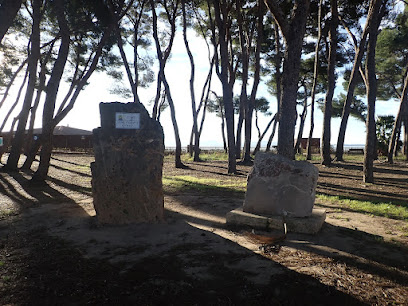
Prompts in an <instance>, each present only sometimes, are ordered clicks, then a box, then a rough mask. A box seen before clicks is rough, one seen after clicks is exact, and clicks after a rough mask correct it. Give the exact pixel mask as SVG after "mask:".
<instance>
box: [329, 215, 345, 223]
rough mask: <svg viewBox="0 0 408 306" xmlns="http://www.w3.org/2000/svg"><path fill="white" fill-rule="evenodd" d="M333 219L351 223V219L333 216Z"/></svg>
mask: <svg viewBox="0 0 408 306" xmlns="http://www.w3.org/2000/svg"><path fill="white" fill-rule="evenodd" d="M331 217H332V218H333V219H337V220H343V221H347V222H348V221H350V218H347V217H342V216H331Z"/></svg>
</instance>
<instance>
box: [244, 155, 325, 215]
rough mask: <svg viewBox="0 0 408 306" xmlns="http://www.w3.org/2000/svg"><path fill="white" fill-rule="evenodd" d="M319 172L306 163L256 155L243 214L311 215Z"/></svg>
mask: <svg viewBox="0 0 408 306" xmlns="http://www.w3.org/2000/svg"><path fill="white" fill-rule="evenodd" d="M318 176H319V170H318V169H317V168H316V167H315V166H314V165H312V164H311V163H308V162H306V161H294V160H290V159H288V158H286V157H283V156H281V155H275V154H272V153H258V154H257V155H256V157H255V161H254V166H253V168H252V170H251V172H250V173H249V175H248V184H247V192H246V195H245V202H244V208H243V211H245V212H250V213H256V214H262V215H275V216H276V215H279V216H282V215H283V214H286V215H288V216H291V217H307V216H310V215H311V214H312V210H313V205H314V201H315V195H316V185H317V179H318Z"/></svg>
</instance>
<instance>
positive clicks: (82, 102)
mask: <svg viewBox="0 0 408 306" xmlns="http://www.w3.org/2000/svg"><path fill="white" fill-rule="evenodd" d="M188 36H189V43H190V48H191V49H192V53H193V55H194V59H195V65H196V76H195V89H196V90H195V95H196V99H197V100H198V99H199V98H200V96H201V90H202V86H203V84H204V82H205V78H206V76H207V74H208V69H209V63H208V52H207V46H206V44H205V42H204V41H203V39H202V38H200V37H197V36H196V35H195V33H194V32H192V31H190V32H189V33H188ZM152 52H155V50H154V49H152ZM155 69H156V70H157V67H156V68H155ZM165 73H166V77H167V80H168V82H169V85H170V90H171V94H172V97H173V100H174V103H175V109H176V118H177V123H178V128H179V132H180V139H181V143H182V146H183V147H185V146H187V145H188V144H189V139H190V133H191V128H192V109H191V97H190V90H189V79H190V63H189V60H188V58H187V55H186V49H185V46H184V42H183V39H182V33H181V32H178V33H177V34H176V38H175V41H174V46H173V50H172V55H171V58H170V60H169V62H168V64H167V65H166V70H165ZM263 80H264V81H267V78H264V79H263ZM17 84H18V83H17ZM127 84H128V81H127V79H124V80H123V85H125V86H126V85H127ZM239 85H240V84H239V81H237V82H236V85H235V87H234V94H239V92H240V90H239V87H240V86H239ZM113 86H114V81H113V80H112V79H111V78H109V77H108V76H106V75H105V74H102V73H94V74H93V75H92V76H91V78H90V79H89V85H88V86H87V87H86V88H85V89H84V90H83V91H82V92H81V94H80V95H79V97H78V100H77V102H76V104H75V106H74V108H73V110H72V111H71V112H70V113H69V114H68V115H67V117H66V118H65V119H64V120H62V121H61V123H60V124H59V125H64V126H70V127H74V128H80V129H85V130H92V129H94V128H97V127H99V126H100V116H99V108H98V106H99V103H100V102H130V101H131V100H130V99H125V98H123V97H120V96H116V95H113V94H110V92H109V89H110V88H112V87H113ZM15 87H18V86H15ZM341 88H342V86H341V80H339V81H338V86H337V89H336V92H335V95H337V94H338V93H339V92H340V90H341ZM67 90H68V85H67V84H63V85H62V86H61V87H60V94H59V97H60V98H61V97H63V96H64V94H65V92H66V91H67ZM212 90H214V91H215V92H217V93H218V94H219V95H222V90H221V83H220V81H219V79H218V77H217V76H216V75H215V74H214V76H213V81H212ZM16 91H17V89H16V88H15V89H14V90H13V92H12V94H11V96H10V97H9V98H8V102H7V103H6V104H5V105H4V106H3V107H2V108H0V120H1V122H2V119H3V118H4V116H5V114H6V113H7V111H8V108H9V107H10V105H11V104H12V102H13V101H14V99H15V95H16ZM155 92H156V84H155V82H154V83H152V84H151V86H150V88H148V89H140V100H141V102H142V103H143V104H144V105H145V107H146V109H147V110H148V112H149V113H150V114H151V112H152V105H151V104H149V101H150V100H151V99H152V98H153V97H154V96H155ZM23 94H24V93H23ZM13 96H14V97H13ZM23 96H24V95H23ZM257 97H258V98H259V97H265V98H266V99H267V100H269V101H270V112H272V113H273V114H274V113H275V112H276V98H275V97H274V96H271V95H270V94H269V93H268V91H267V87H266V86H265V85H264V84H263V83H261V84H260V87H259V89H258V94H257ZM197 103H198V101H197ZM20 107H21V106H19V107H17V109H16V111H15V112H14V116H16V114H17V110H18V111H19V110H20V109H19V108H20ZM398 107H399V103H398V101H394V102H392V101H377V104H376V115H377V116H378V115H394V116H395V115H396V114H397V111H398ZM301 112H302V107H298V113H299V114H300V113H301ZM41 113H42V109H39V111H38V115H37V116H40V114H41ZM308 113H310V111H309V112H308ZM39 118H40V117H39ZM269 120H270V117H265V116H264V115H262V114H261V115H260V116H259V123H260V128H261V132H262V131H263V129H264V128H265V127H266V125H267V123H268V121H269ZM236 121H237V117H236V120H235V122H236ZM160 122H161V124H162V126H163V130H164V133H165V145H166V147H174V146H175V139H174V129H173V126H172V122H171V118H170V110H169V109H168V108H167V109H166V110H165V111H164V112H163V113H162V115H161V119H160ZM322 122H323V114H322V112H321V111H320V110H319V109H318V108H316V111H315V129H314V135H313V136H314V137H316V138H319V137H321V134H322ZM331 125H332V126H331V143H332V144H335V143H336V141H337V135H338V129H339V126H340V118H336V119H332V124H331ZM36 127H41V122H40V120H37V123H36ZM9 128H10V125H7V126H6V129H5V131H8V129H9ZM309 129H310V118H309V116H307V118H306V123H305V128H304V135H303V137H307V135H308V134H309ZM269 134H270V132H268V133H267V135H266V137H265V138H264V141H263V142H262V144H263V146H265V145H266V142H267V140H268V137H269ZM252 135H253V137H252V143H253V146H255V144H256V141H257V131H256V129H255V116H254V124H253V131H252ZM296 136H297V129H296V133H295V137H296ZM276 142H277V133H276V135H275V138H274V143H276ZM200 143H201V146H202V147H222V136H221V119H220V118H218V117H216V116H215V114H211V113H207V114H206V119H205V123H204V128H203V133H202V136H201V141H200ZM364 143H365V124H364V123H363V122H361V121H358V120H356V119H354V118H353V117H351V118H350V119H349V122H348V127H347V132H346V138H345V144H346V145H361V146H363V145H364Z"/></svg>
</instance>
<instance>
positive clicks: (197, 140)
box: [181, 0, 200, 162]
mask: <svg viewBox="0 0 408 306" xmlns="http://www.w3.org/2000/svg"><path fill="white" fill-rule="evenodd" d="M181 7H182V10H183V40H184V45H185V46H186V50H187V54H188V58H189V60H190V66H191V74H190V95H191V109H192V112H193V133H194V161H195V162H198V161H200V135H199V133H198V124H197V108H196V101H195V94H194V76H195V66H194V57H193V54H192V53H191V50H190V46H189V44H188V40H187V14H186V4H185V0H183V1H182V4H181Z"/></svg>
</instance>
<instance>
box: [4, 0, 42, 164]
mask: <svg viewBox="0 0 408 306" xmlns="http://www.w3.org/2000/svg"><path fill="white" fill-rule="evenodd" d="M32 6H33V26H32V32H31V38H30V40H31V45H30V55H29V60H28V68H27V69H28V71H29V77H28V85H27V90H26V94H25V98H24V103H23V108H22V110H21V112H20V116H19V120H18V126H17V131H16V134H15V136H14V139H13V142H12V147H11V151H10V155H9V157H8V159H7V165H6V168H8V169H9V170H17V166H18V161H19V159H20V153H21V148H22V145H23V141H24V134H25V128H26V125H27V119H28V115H29V112H30V108H31V103H32V101H33V95H34V90H35V83H36V80H37V63H38V60H39V58H40V19H41V0H33V1H32Z"/></svg>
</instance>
